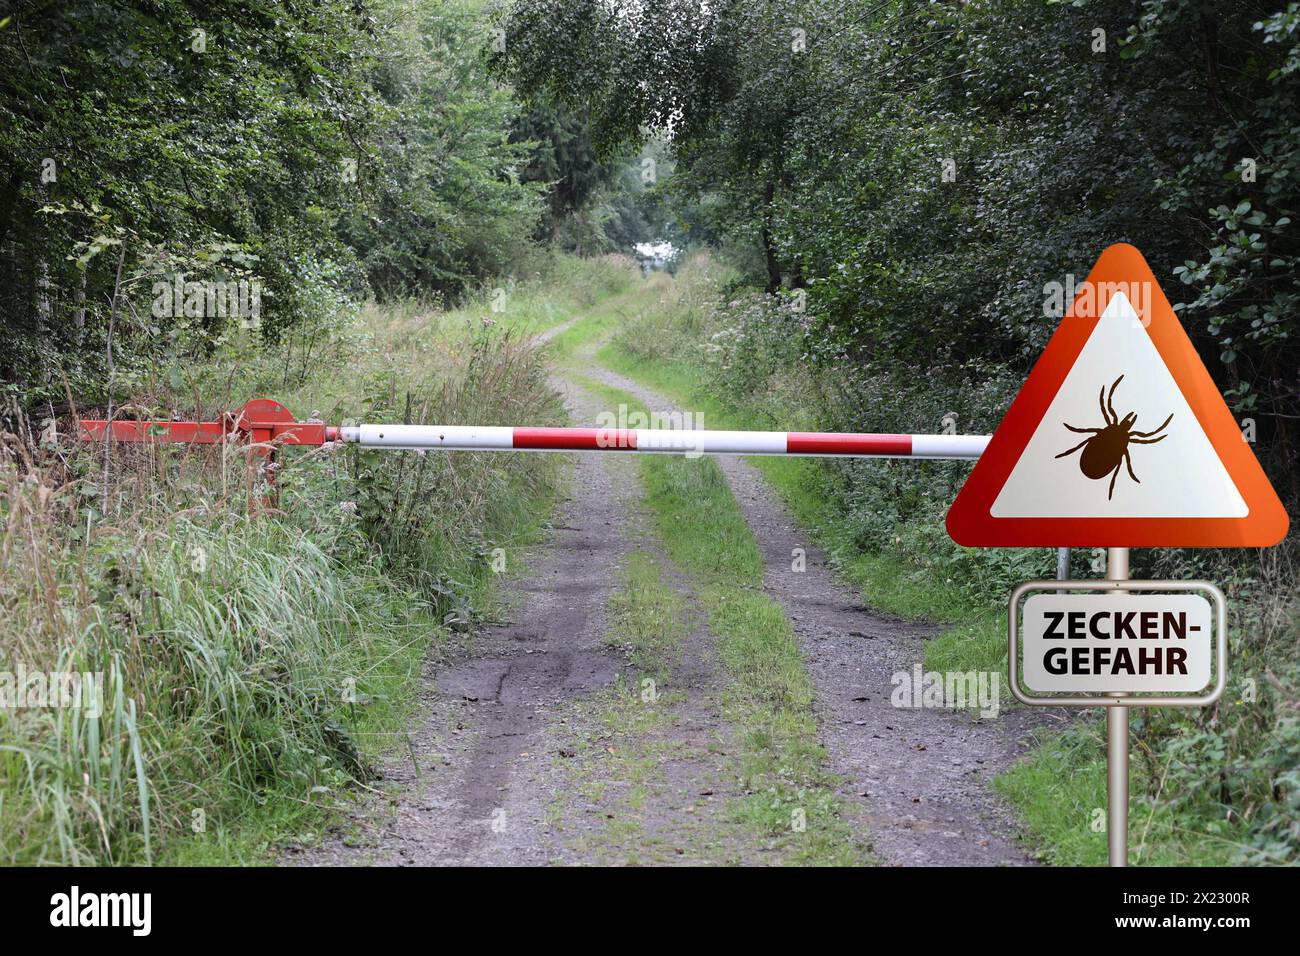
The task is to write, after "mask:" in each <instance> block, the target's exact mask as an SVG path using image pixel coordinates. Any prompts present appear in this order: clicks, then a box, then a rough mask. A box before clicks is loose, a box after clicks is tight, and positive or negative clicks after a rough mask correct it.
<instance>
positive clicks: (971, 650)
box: [575, 330, 1007, 671]
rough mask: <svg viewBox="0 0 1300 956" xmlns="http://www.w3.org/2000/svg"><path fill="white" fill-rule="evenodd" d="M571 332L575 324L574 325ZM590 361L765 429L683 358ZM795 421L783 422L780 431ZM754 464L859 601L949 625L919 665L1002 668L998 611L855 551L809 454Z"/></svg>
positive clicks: (912, 570)
mask: <svg viewBox="0 0 1300 956" xmlns="http://www.w3.org/2000/svg"><path fill="white" fill-rule="evenodd" d="M575 331H576V330H575ZM596 359H597V361H599V362H600V363H601V364H602V365H605V366H606V367H607V368H610V369H612V370H613V371H615V372H618V373H619V374H620V375H623V376H625V377H627V378H629V379H632V380H633V381H635V382H638V383H639V384H642V385H645V386H646V387H647V388H651V389H654V390H655V391H657V392H659V393H661V394H663V395H665V396H667V397H668V398H671V399H672V400H673V401H675V402H676V403H677V404H679V405H681V406H683V407H689V408H690V409H692V410H693V411H697V412H700V413H702V414H703V416H704V421H705V422H706V423H707V427H710V428H739V429H746V428H753V429H765V428H771V427H772V423H771V422H767V421H763V420H761V419H760V418H759V416H757V415H755V414H753V413H750V414H746V413H745V412H744V411H738V410H736V409H734V408H728V407H726V406H724V405H722V403H720V402H719V401H718V400H717V399H715V398H714V397H713V396H711V395H710V394H709V393H708V392H707V390H706V389H705V387H704V383H703V381H702V379H701V378H700V373H699V370H698V369H697V368H696V367H695V366H692V365H690V364H688V363H684V362H653V361H652V362H646V361H645V360H644V359H643V358H641V357H638V356H633V355H630V354H629V353H628V352H627V351H625V350H624V349H622V348H620V347H619V345H618V343H617V342H613V343H610V344H607V345H605V346H603V347H602V348H601V349H600V350H599V351H597V352H596ZM800 424H802V423H794V424H791V423H783V428H784V429H785V430H790V429H794V428H797V427H800ZM748 461H749V462H750V463H751V464H753V465H754V466H755V467H757V468H758V469H759V471H760V472H761V473H762V474H763V476H764V478H765V479H766V480H767V482H768V484H770V485H771V486H772V488H773V489H774V490H775V491H776V492H777V494H778V495H779V496H780V497H781V499H782V501H783V502H784V503H785V505H786V507H787V508H788V509H789V510H790V513H791V515H792V516H793V517H794V519H795V521H796V522H797V523H798V524H799V525H800V527H803V528H805V529H807V530H808V531H809V532H810V534H811V536H812V540H813V541H814V542H815V543H816V544H817V546H818V547H820V548H821V549H822V550H823V551H825V552H826V554H827V556H828V558H829V560H830V562H831V564H832V566H833V567H834V568H835V570H836V572H837V573H838V574H839V575H840V576H841V577H842V578H843V579H844V580H846V581H848V582H849V583H851V584H852V585H853V586H854V587H856V588H858V589H859V591H860V592H861V594H862V600H863V602H864V603H866V604H868V605H870V606H871V607H875V608H879V609H880V610H882V611H886V612H888V613H891V614H897V615H899V616H901V617H905V618H910V619H914V620H930V621H935V622H939V623H950V624H952V626H951V627H948V628H946V629H944V631H943V632H942V633H941V634H940V635H938V636H937V637H935V638H934V639H932V640H930V641H927V642H926V645H925V667H926V669H927V670H935V671H949V670H951V671H969V670H990V669H999V668H1005V667H1006V657H1007V646H1006V632H1005V630H1004V625H1003V623H1002V619H1001V616H1000V615H999V614H997V613H996V612H993V611H990V610H989V609H988V608H987V607H982V606H979V605H976V604H974V603H973V602H971V601H970V600H969V599H967V598H966V597H965V596H964V595H963V594H962V592H961V591H959V590H958V589H956V588H952V587H949V586H948V585H947V583H946V582H944V581H942V580H940V579H939V577H938V575H937V574H936V572H934V571H933V570H931V569H929V568H919V567H915V566H911V565H909V564H907V563H906V562H904V561H900V560H898V558H897V557H895V556H892V555H889V554H883V553H870V552H865V551H862V550H861V548H859V547H858V545H857V543H856V542H855V541H854V540H853V539H852V534H851V532H850V531H849V530H847V529H846V528H845V525H844V522H843V521H842V520H840V517H841V516H840V514H839V512H838V510H837V508H836V506H835V504H834V501H833V499H832V497H831V495H830V494H829V492H828V490H827V489H826V487H825V480H826V479H825V473H824V472H823V471H822V469H821V466H820V464H819V463H818V462H817V461H816V460H815V459H809V458H781V457H776V456H755V457H753V458H750V459H748Z"/></svg>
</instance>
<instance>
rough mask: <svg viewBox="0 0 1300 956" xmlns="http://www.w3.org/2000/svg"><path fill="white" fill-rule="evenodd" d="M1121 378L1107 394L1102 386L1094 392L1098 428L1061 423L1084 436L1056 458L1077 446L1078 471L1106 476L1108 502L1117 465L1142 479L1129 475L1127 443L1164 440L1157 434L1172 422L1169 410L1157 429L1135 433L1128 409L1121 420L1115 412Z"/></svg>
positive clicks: (1134, 418)
mask: <svg viewBox="0 0 1300 956" xmlns="http://www.w3.org/2000/svg"><path fill="white" fill-rule="evenodd" d="M1122 381H1124V376H1123V375H1121V376H1120V377H1119V378H1117V379H1115V382H1114V384H1113V385H1111V387H1110V394H1107V393H1106V386H1105V385H1103V386H1102V387H1101V391H1100V392H1099V393H1098V395H1097V402H1098V404H1100V405H1101V417H1102V419H1103V420H1104V421H1105V422H1106V424H1105V425H1104V426H1103V427H1101V428H1076V427H1075V426H1074V425H1071V424H1069V423H1068V422H1062V423H1061V424H1062V425H1064V426H1065V427H1066V428H1068V429H1069V430H1070V431H1072V432H1078V433H1079V434H1080V435H1087V436H1088V437H1087V438H1085V439H1084V440H1083V441H1081V442H1079V444H1077V445H1075V446H1074V447H1073V448H1071V449H1069V450H1067V451H1063V452H1061V453H1060V454H1059V455H1057V456H1056V457H1057V458H1064V457H1065V456H1066V455H1073V454H1074V453H1075V452H1076V451H1078V450H1079V449H1080V448H1082V449H1083V454H1082V455H1080V456H1079V470H1080V471H1081V472H1083V473H1084V474H1085V475H1087V476H1088V477H1089V478H1092V479H1097V478H1105V477H1106V476H1107V475H1110V489H1109V490H1108V491H1107V492H1106V500H1107V501H1109V500H1110V499H1111V498H1113V497H1114V495H1115V479H1116V478H1118V477H1119V469H1120V466H1121V465H1122V466H1124V467H1125V468H1127V469H1128V476H1129V477H1130V478H1132V479H1133V480H1134V481H1136V482H1137V483H1138V484H1141V483H1142V480H1141V479H1140V478H1138V476H1137V475H1135V474H1133V460H1132V459H1131V458H1130V457H1129V448H1128V446H1129V445H1154V444H1155V443H1156V442H1161V441H1164V440H1165V439H1166V438H1167V437H1168V436H1167V435H1163V434H1161V432H1163V431H1164V430H1165V429H1166V428H1167V427H1169V423H1170V422H1171V421H1173V419H1174V416H1173V413H1172V412H1170V414H1169V417H1168V418H1166V419H1165V421H1164V424H1162V425H1161V426H1160V427H1159V428H1156V429H1153V430H1151V431H1149V432H1137V431H1134V430H1133V426H1134V425H1135V424H1137V414H1136V413H1134V412H1129V413H1128V414H1127V415H1125V416H1124V417H1123V418H1122V419H1121V418H1120V417H1119V415H1117V414H1116V413H1115V389H1117V388H1118V387H1119V383H1120V382H1122Z"/></svg>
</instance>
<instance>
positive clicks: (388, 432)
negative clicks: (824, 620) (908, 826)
mask: <svg viewBox="0 0 1300 956" xmlns="http://www.w3.org/2000/svg"><path fill="white" fill-rule="evenodd" d="M329 431H330V432H331V433H332V434H331V435H330V437H331V438H337V439H341V440H342V441H344V442H349V443H354V444H357V445H359V446H361V447H362V448H391V449H411V450H429V451H432V450H435V449H436V450H443V451H622V452H642V453H645V452H658V453H661V454H686V455H692V454H693V455H813V456H821V457H840V458H928V459H951V458H956V459H962V458H964V459H973V458H978V457H979V456H980V455H981V454H982V453H983V451H984V448H985V446H987V445H988V443H989V436H988V435H890V434H878V433H865V434H852V433H845V432H758V431H717V430H709V429H702V428H671V429H669V428H511V427H507V426H478V425H351V426H349V425H344V426H342V427H340V428H338V429H337V430H335V429H333V428H331V429H329Z"/></svg>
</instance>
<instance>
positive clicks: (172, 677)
mask: <svg viewBox="0 0 1300 956" xmlns="http://www.w3.org/2000/svg"><path fill="white" fill-rule="evenodd" d="M633 276H634V272H633V271H632V270H630V269H629V268H628V266H627V264H626V263H619V262H608V261H604V260H601V261H597V262H593V263H589V264H581V263H575V262H574V261H572V260H564V259H558V260H553V261H552V262H550V263H549V265H548V266H547V269H546V271H545V272H544V273H540V274H538V275H535V276H533V277H532V278H531V280H530V281H526V282H524V283H522V284H521V285H519V286H518V287H512V288H511V289H509V290H506V292H505V294H504V295H500V294H497V292H496V290H487V291H486V292H485V294H484V295H483V296H482V297H481V298H476V299H473V300H471V301H470V303H469V304H468V305H467V306H465V307H463V308H461V309H458V310H455V311H452V312H444V311H441V310H436V309H428V308H422V307H420V306H418V305H416V304H413V303H407V304H404V305H400V306H387V307H384V308H376V307H368V308H366V309H364V310H363V311H362V313H361V315H360V317H359V318H358V319H357V320H356V321H354V322H350V323H348V322H345V323H344V324H343V325H342V326H341V327H340V328H339V329H338V330H336V331H334V332H330V333H328V335H323V336H322V339H321V340H320V341H317V342H314V343H313V346H314V358H312V359H310V360H308V361H307V362H304V363H303V364H302V366H299V365H297V363H296V362H295V359H294V356H293V355H292V354H291V353H286V350H285V348H284V347H283V346H282V347H281V348H280V349H277V350H270V349H265V348H253V347H251V346H250V343H248V342H245V341H241V340H239V339H237V338H232V340H231V341H229V342H228V343H226V345H225V347H224V348H222V349H220V350H218V351H217V352H215V353H212V354H209V355H208V356H207V357H206V358H204V359H203V360H202V361H194V360H193V359H192V358H187V357H186V356H184V355H179V354H178V355H174V356H173V357H172V361H173V362H174V364H173V365H172V367H171V369H170V370H168V369H167V368H166V367H163V368H162V369H159V370H157V371H156V372H155V374H153V375H150V376H145V377H142V378H140V379H137V381H151V382H153V383H155V387H154V388H153V389H152V390H148V391H142V392H140V393H138V394H135V395H134V396H133V397H132V399H131V400H130V401H128V402H122V401H120V400H119V402H118V404H117V405H116V407H115V412H114V414H115V415H116V416H117V417H139V418H144V417H168V416H170V415H173V414H175V415H177V416H178V417H191V416H194V415H199V416H203V417H214V416H215V415H216V414H218V413H219V411H220V410H221V409H223V408H228V407H233V406H237V405H238V404H240V403H242V400H243V399H245V398H248V397H252V396H253V395H256V394H258V393H269V394H273V395H275V396H276V397H278V398H282V399H283V400H285V401H286V403H287V404H288V405H289V407H290V408H293V409H294V410H295V411H297V412H298V414H299V417H300V418H305V417H306V416H307V414H308V413H309V412H310V411H313V410H314V411H320V412H322V414H323V415H325V417H327V418H328V419H329V420H332V421H338V420H340V419H341V418H343V416H344V415H349V416H351V417H352V418H355V419H369V420H371V421H392V420H402V421H410V422H434V421H436V422H443V423H450V424H456V423H469V422H476V423H487V424H495V423H506V422H514V421H520V420H526V421H532V422H536V423H539V424H546V423H556V422H559V421H561V420H562V416H563V409H562V406H561V404H560V402H559V399H558V396H557V395H556V394H555V393H554V391H553V390H552V389H551V388H550V386H549V385H548V383H547V380H546V373H545V364H544V361H543V359H542V356H541V354H540V351H539V349H538V348H536V347H534V346H533V345H532V344H531V343H530V342H529V339H528V336H529V335H531V334H532V333H533V332H536V331H539V330H541V329H543V328H545V327H547V326H549V325H554V324H556V323H558V322H561V321H565V320H567V319H568V318H571V317H572V316H573V315H574V314H576V311H575V310H578V309H581V308H583V307H584V306H585V304H588V303H590V302H592V301H595V300H596V299H598V298H600V297H601V296H605V295H609V294H611V293H614V292H617V291H618V290H619V289H622V288H626V287H627V286H628V285H629V284H630V283H631V281H632V279H633ZM494 305H495V306H496V307H495V308H494ZM11 421H15V422H17V427H16V430H15V431H12V432H6V433H4V434H3V436H0V608H2V609H3V613H2V614H0V672H6V673H9V674H32V675H48V674H50V673H52V672H59V673H62V672H75V673H78V674H80V673H83V672H84V673H87V674H91V675H98V678H97V680H96V682H95V690H94V692H93V693H91V692H88V693H89V696H86V697H85V698H84V702H86V703H88V704H90V706H53V707H51V706H40V705H39V704H40V703H41V702H40V701H38V700H36V699H35V698H34V697H33V698H30V699H25V700H24V701H22V702H21V703H23V704H24V706H18V707H11V708H7V707H0V862H5V863H82V864H94V863H115V864H123V863H127V864H129V863H140V862H148V861H153V862H257V861H260V860H264V859H266V858H267V855H268V854H267V850H268V847H269V846H270V845H271V844H272V843H275V842H277V841H280V840H283V839H284V838H286V837H295V836H296V835H298V834H301V833H309V832H311V831H312V830H313V828H315V827H318V825H319V823H320V821H321V819H322V814H324V813H325V812H327V810H328V809H329V808H330V807H332V806H335V805H337V804H338V803H339V801H340V799H341V797H342V795H343V794H344V793H346V792H347V791H349V790H350V789H352V787H353V785H354V784H355V783H356V782H361V783H363V784H364V782H365V781H366V780H367V778H368V775H369V773H370V770H369V768H370V765H371V763H372V762H373V758H374V757H375V755H376V754H378V753H380V752H382V751H384V750H385V749H387V748H389V747H391V746H394V745H395V744H396V743H399V742H400V741H401V739H402V738H401V731H402V729H403V727H404V723H405V717H406V715H407V713H408V711H409V706H410V702H411V700H412V699H413V693H412V692H413V689H414V685H415V681H416V680H417V679H418V676H419V673H420V667H421V663H422V661H423V660H424V659H425V658H426V656H427V655H428V654H429V653H430V652H431V651H434V652H436V650H437V647H438V646H439V645H440V644H442V643H443V642H445V640H446V639H447V636H448V635H449V634H450V633H452V632H455V631H465V630H468V629H470V628H471V627H472V625H473V623H474V620H475V618H476V617H477V616H480V615H482V614H484V613H490V611H491V607H492V596H493V587H492V583H493V580H494V573H493V572H494V571H495V570H499V569H500V566H501V562H499V561H496V560H494V559H495V558H497V557H502V558H506V559H507V561H506V566H507V568H511V569H513V568H512V565H511V563H510V562H512V561H514V557H513V554H514V549H516V548H517V547H518V546H520V545H522V544H524V543H526V542H527V541H529V540H530V538H531V537H532V536H533V535H534V534H535V532H536V531H537V529H538V527H539V525H540V523H541V521H542V520H543V519H544V516H545V514H546V513H547V510H548V502H549V500H550V497H551V495H552V492H553V487H554V481H555V478H556V472H555V469H556V467H557V464H558V460H557V459H554V458H552V457H550V456H522V455H521V456H486V455H477V456H476V455H471V454H454V453H452V454H438V455H420V454H418V453H417V454H388V455H385V454H382V453H378V452H358V451H357V450H355V449H348V448H343V447H330V446H326V448H324V449H312V450H307V449H291V450H285V451H282V452H280V463H281V468H280V470H279V473H278V485H279V488H280V500H279V504H280V507H279V509H278V510H275V511H271V512H266V513H262V514H258V515H256V516H251V517H250V515H249V513H248V507H247V504H246V502H247V498H248V494H249V492H250V491H253V492H260V491H262V490H264V489H263V488H262V486H261V480H262V479H261V477H260V476H257V475H254V474H253V473H251V472H250V470H249V468H248V466H247V463H246V458H245V454H244V452H243V451H242V450H240V449H239V448H237V447H233V446H232V447H227V446H221V445H214V446H195V445H157V444H145V445H134V446H117V447H114V448H112V449H105V448H104V447H103V446H100V445H97V444H96V445H88V444H84V443H79V442H77V441H75V440H73V439H72V438H71V437H70V436H69V434H68V428H67V422H66V421H65V422H62V423H60V422H54V423H53V427H49V423H47V427H46V428H45V430H44V431H43V432H42V431H41V430H40V429H39V428H37V429H35V430H34V429H33V428H32V427H31V426H30V425H29V422H28V420H27V419H24V418H21V417H18V416H14V418H12V419H11ZM497 549H501V550H500V552H498V550H497ZM28 686H29V687H30V686H31V685H30V684H29V685H28ZM28 703H30V704H33V706H26V705H25V704H28Z"/></svg>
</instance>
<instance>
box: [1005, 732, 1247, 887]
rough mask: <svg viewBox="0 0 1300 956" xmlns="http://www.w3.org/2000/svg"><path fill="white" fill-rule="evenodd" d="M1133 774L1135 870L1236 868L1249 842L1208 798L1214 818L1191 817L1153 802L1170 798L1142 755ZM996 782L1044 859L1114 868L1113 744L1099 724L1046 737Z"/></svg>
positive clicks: (1132, 857) (1131, 832)
mask: <svg viewBox="0 0 1300 956" xmlns="http://www.w3.org/2000/svg"><path fill="white" fill-rule="evenodd" d="M1158 772H1159V771H1158V769H1157V773H1158ZM1130 775H1131V776H1130V781H1129V792H1130V793H1131V794H1133V797H1132V799H1131V800H1130V802H1129V863H1130V864H1132V865H1141V866H1229V865H1232V864H1233V863H1236V862H1238V861H1239V859H1238V851H1239V850H1240V849H1242V848H1243V847H1244V845H1245V836H1246V834H1245V830H1244V828H1243V827H1242V826H1241V825H1240V824H1239V823H1237V822H1232V821H1229V820H1227V819H1225V818H1224V817H1223V815H1222V814H1221V813H1216V812H1214V811H1212V810H1208V804H1209V802H1210V801H1209V800H1208V799H1207V800H1206V801H1204V802H1205V803H1206V804H1207V808H1206V809H1207V812H1206V813H1204V814H1202V813H1197V814H1186V813H1177V812H1175V811H1173V810H1172V809H1171V808H1170V806H1169V804H1168V803H1167V802H1164V801H1160V800H1156V799H1152V798H1151V797H1149V796H1146V794H1148V793H1150V792H1152V791H1153V790H1154V791H1155V792H1156V793H1161V795H1163V793H1162V790H1161V780H1160V779H1159V777H1158V776H1157V778H1156V779H1155V781H1154V783H1155V787H1154V788H1153V787H1151V783H1152V782H1153V781H1152V780H1151V771H1149V770H1148V769H1147V768H1146V766H1145V762H1144V761H1142V760H1141V759H1140V757H1139V755H1138V754H1134V756H1133V759H1132V762H1131V771H1130ZM994 784H995V786H996V788H997V790H998V791H999V792H1000V793H1002V794H1003V795H1004V796H1005V797H1006V798H1007V799H1008V800H1009V801H1010V802H1011V803H1012V805H1013V806H1015V807H1016V809H1017V810H1018V811H1019V813H1020V815H1021V818H1022V819H1023V820H1024V823H1025V826H1026V827H1027V828H1028V830H1029V832H1030V833H1031V834H1032V836H1033V837H1034V840H1035V842H1036V843H1037V844H1038V845H1039V846H1040V847H1042V851H1041V853H1042V857H1043V859H1044V860H1046V861H1047V862H1050V863H1053V864H1055V865H1059V866H1105V865H1106V863H1107V843H1106V832H1105V815H1106V745H1105V730H1104V728H1103V726H1102V725H1101V724H1100V723H1099V722H1094V721H1088V722H1081V723H1079V724H1076V725H1075V726H1073V727H1071V729H1070V730H1068V731H1065V732H1064V733H1059V734H1053V735H1050V736H1048V737H1046V738H1045V740H1044V742H1043V743H1042V744H1041V745H1040V746H1039V747H1038V748H1037V749H1036V750H1034V752H1033V753H1032V754H1031V755H1030V756H1029V757H1028V758H1027V759H1025V760H1022V761H1021V762H1020V763H1018V764H1016V765H1015V766H1014V767H1012V768H1011V769H1010V770H1008V771H1006V772H1005V773H1003V774H1001V775H1000V776H999V777H997V778H996V780H995V781H994ZM1188 823H1192V824H1194V825H1195V827H1196V828H1195V829H1191V828H1189V827H1188V826H1187V825H1186V824H1188Z"/></svg>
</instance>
